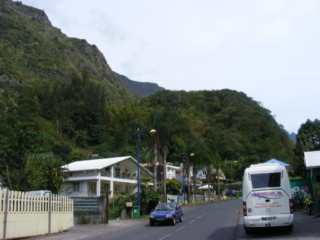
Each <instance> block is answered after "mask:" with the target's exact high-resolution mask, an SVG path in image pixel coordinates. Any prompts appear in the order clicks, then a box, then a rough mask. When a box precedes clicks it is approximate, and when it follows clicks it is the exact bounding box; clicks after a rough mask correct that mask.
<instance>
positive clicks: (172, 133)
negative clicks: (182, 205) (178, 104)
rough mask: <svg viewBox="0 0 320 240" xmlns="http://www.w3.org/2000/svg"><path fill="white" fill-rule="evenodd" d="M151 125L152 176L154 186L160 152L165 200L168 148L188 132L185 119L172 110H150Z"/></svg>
mask: <svg viewBox="0 0 320 240" xmlns="http://www.w3.org/2000/svg"><path fill="white" fill-rule="evenodd" d="M150 122H151V125H152V126H153V127H154V128H155V129H156V130H157V134H156V137H155V139H154V144H153V147H152V149H153V174H154V179H153V182H154V186H155V190H156V183H157V158H156V156H157V151H158V150H159V151H160V155H161V159H162V164H163V169H164V172H163V186H164V187H163V195H164V199H165V200H166V196H167V194H166V179H167V171H166V170H167V153H168V149H169V147H170V146H173V145H175V144H176V143H177V142H179V135H180V134H182V133H184V132H187V131H188V130H189V125H188V122H187V119H186V118H183V117H180V116H179V114H178V113H177V112H176V111H175V110H172V109H164V110H152V111H151V112H150Z"/></svg>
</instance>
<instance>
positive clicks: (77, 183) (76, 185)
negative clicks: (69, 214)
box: [73, 182, 80, 192]
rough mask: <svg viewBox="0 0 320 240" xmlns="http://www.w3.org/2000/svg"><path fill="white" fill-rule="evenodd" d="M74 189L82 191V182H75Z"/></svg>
mask: <svg viewBox="0 0 320 240" xmlns="http://www.w3.org/2000/svg"><path fill="white" fill-rule="evenodd" d="M73 191H74V192H80V182H75V183H73Z"/></svg>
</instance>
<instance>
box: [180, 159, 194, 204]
mask: <svg viewBox="0 0 320 240" xmlns="http://www.w3.org/2000/svg"><path fill="white" fill-rule="evenodd" d="M190 156H191V157H192V156H194V154H193V153H191V154H190ZM185 157H186V154H185V153H183V154H182V190H183V202H184V203H185V202H186V194H185V187H184V160H185Z"/></svg>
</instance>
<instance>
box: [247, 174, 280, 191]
mask: <svg viewBox="0 0 320 240" xmlns="http://www.w3.org/2000/svg"><path fill="white" fill-rule="evenodd" d="M250 176H251V182H252V187H253V188H268V187H280V186H281V173H280V172H277V173H260V174H251V175H250Z"/></svg>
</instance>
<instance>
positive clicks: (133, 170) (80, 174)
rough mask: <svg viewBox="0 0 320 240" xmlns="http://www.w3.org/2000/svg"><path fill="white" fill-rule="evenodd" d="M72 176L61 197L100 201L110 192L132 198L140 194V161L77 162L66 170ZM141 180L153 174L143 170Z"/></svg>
mask: <svg viewBox="0 0 320 240" xmlns="http://www.w3.org/2000/svg"><path fill="white" fill-rule="evenodd" d="M62 168H63V169H67V170H65V172H67V174H68V178H67V179H66V182H65V183H64V186H63V192H62V193H61V195H64V196H67V197H100V196H101V195H105V193H106V192H109V191H110V196H111V197H113V196H114V195H115V194H117V193H125V194H132V193H134V192H136V191H137V161H136V160H135V159H134V158H133V157H131V156H125V157H114V158H103V159H93V160H92V159H91V160H83V161H77V162H73V163H69V164H67V165H64V166H62ZM140 176H141V177H145V178H152V177H153V175H152V173H151V172H150V171H149V170H147V169H146V168H144V167H142V166H140Z"/></svg>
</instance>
